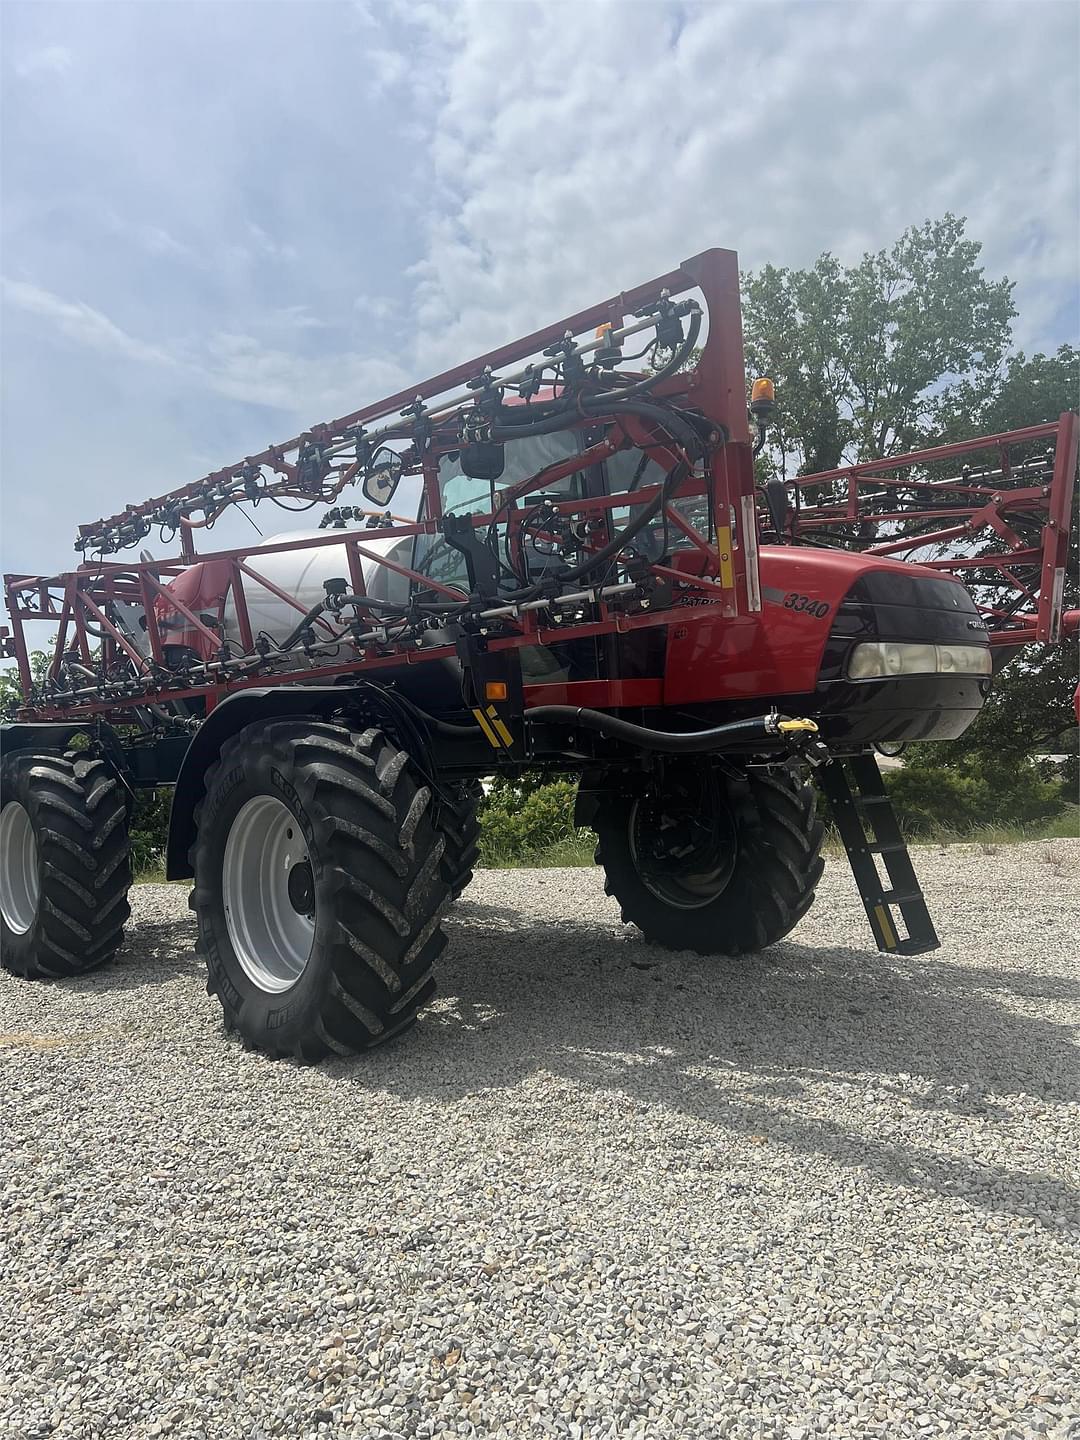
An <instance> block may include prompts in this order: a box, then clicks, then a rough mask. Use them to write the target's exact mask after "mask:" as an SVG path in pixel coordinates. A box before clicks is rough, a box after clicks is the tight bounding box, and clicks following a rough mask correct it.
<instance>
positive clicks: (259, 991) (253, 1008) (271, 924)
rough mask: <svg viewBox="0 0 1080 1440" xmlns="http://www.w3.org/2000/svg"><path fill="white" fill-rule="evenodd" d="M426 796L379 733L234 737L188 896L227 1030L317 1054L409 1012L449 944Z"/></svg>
mask: <svg viewBox="0 0 1080 1440" xmlns="http://www.w3.org/2000/svg"><path fill="white" fill-rule="evenodd" d="M430 802H431V795H430V792H429V790H428V789H427V787H426V786H421V785H418V784H417V781H416V780H415V778H414V776H413V774H412V771H411V767H410V765H409V757H408V755H407V754H406V752H405V751H403V750H399V749H398V748H397V747H396V746H395V745H394V744H392V743H391V741H390V740H388V739H387V737H386V736H385V735H383V734H382V732H381V731H378V730H374V729H371V730H365V731H364V732H363V733H357V732H356V731H353V730H350V729H348V728H347V727H345V726H342V725H335V724H329V723H327V722H325V721H322V720H318V719H315V718H301V719H289V720H278V721H268V722H263V723H259V724H255V725H249V726H247V727H246V728H245V729H243V730H241V731H240V732H239V733H238V734H236V735H234V736H232V737H231V738H230V739H229V740H227V741H226V742H225V744H224V745H223V746H222V750H221V758H220V760H219V761H218V763H217V764H215V765H213V766H212V767H211V768H210V770H209V771H208V773H207V777H206V797H205V799H204V800H203V801H202V803H201V804H200V805H199V807H198V809H197V811H196V823H197V827H198V830H197V838H196V842H195V845H194V847H193V850H192V854H191V859H192V865H193V869H194V872H195V889H194V892H193V894H192V898H191V906H192V909H193V910H194V911H195V913H196V916H197V919H198V925H199V938H198V949H199V952H200V954H201V955H202V958H203V959H204V960H205V962H206V966H207V972H208V981H207V989H208V990H209V992H210V993H211V994H214V995H216V996H217V997H218V1000H219V1001H220V1003H221V1007H222V1010H223V1011H224V1015H225V1024H226V1027H227V1028H228V1029H230V1030H235V1031H238V1032H239V1033H240V1035H241V1036H242V1037H243V1039H244V1041H245V1042H246V1043H247V1044H248V1045H250V1046H253V1047H255V1048H257V1049H260V1050H263V1051H265V1052H266V1053H268V1054H270V1055H272V1056H275V1057H281V1056H286V1055H289V1056H292V1057H294V1058H295V1059H297V1060H301V1061H315V1060H319V1059H321V1058H322V1057H323V1056H325V1055H327V1054H331V1053H333V1054H337V1055H353V1054H355V1053H357V1052H358V1051H361V1050H366V1049H369V1048H370V1047H372V1046H373V1045H378V1044H381V1043H382V1042H384V1041H386V1040H388V1039H390V1038H391V1037H392V1036H393V1035H396V1034H398V1033H399V1032H400V1031H402V1030H404V1029H406V1028H407V1027H408V1026H410V1025H411V1024H412V1023H413V1021H414V1020H415V1018H416V1014H417V1011H418V1010H419V1009H420V1008H421V1007H422V1006H423V1005H424V1004H425V1003H426V1001H427V1000H428V999H429V998H430V997H431V995H432V993H433V992H434V989H435V982H434V978H433V976H432V966H433V964H434V962H435V960H436V958H437V957H438V955H439V954H440V952H441V951H442V949H443V947H444V945H445V943H446V941H445V938H444V936H443V933H442V929H441V924H440V922H441V916H442V912H443V910H444V908H445V906H446V904H447V903H448V899H449V895H448V890H447V885H446V882H445V880H444V879H443V877H442V874H441V861H442V855H443V848H444V847H443V840H442V838H441V837H440V836H439V834H438V833H437V831H436V829H435V827H434V825H433V823H432V819H431V814H430Z"/></svg>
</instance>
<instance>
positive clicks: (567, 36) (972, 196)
mask: <svg viewBox="0 0 1080 1440" xmlns="http://www.w3.org/2000/svg"><path fill="white" fill-rule="evenodd" d="M409 13H410V15H411V18H412V20H413V23H415V13H413V12H409ZM754 13H755V19H754V24H753V26H748V25H747V24H746V22H745V11H744V10H742V9H741V8H736V7H729V6H723V5H707V6H695V7H686V8H683V7H675V6H671V5H666V4H650V3H640V4H635V5H625V4H610V3H602V0H594V3H592V4H589V5H579V6H576V7H573V8H570V7H568V6H565V5H561V4H550V5H543V6H540V5H531V4H529V5H525V4H522V5H505V6H494V5H490V4H487V3H483V0H464V3H462V4H460V5H459V6H455V7H451V6H443V7H441V8H439V10H438V11H437V12H435V13H434V14H432V13H431V12H426V18H425V19H424V20H423V22H422V25H421V30H424V29H425V27H426V30H427V34H426V36H423V35H422V36H421V38H420V39H418V42H417V43H418V44H419V45H420V46H422V47H427V49H428V50H429V51H430V50H432V49H434V50H437V51H438V50H441V54H442V60H441V65H440V74H441V87H440V88H439V89H438V90H437V94H438V95H439V96H440V98H439V101H438V103H437V105H436V106H435V108H434V110H433V111H432V113H431V115H430V118H429V140H428V144H429V146H430V150H431V155H432V158H433V163H434V167H435V177H436V182H437V189H436V192H435V196H434V197H433V198H434V199H435V200H436V202H437V203H436V204H435V205H434V207H433V209H434V213H432V214H430V215H429V217H428V219H427V222H426V254H425V256H424V258H423V260H422V261H421V262H420V264H419V265H418V266H417V267H415V271H414V281H415V295H414V301H415V307H416V313H417V318H418V325H419V331H420V344H419V357H418V358H419V360H420V368H421V369H423V370H424V371H428V370H431V369H434V368H435V367H436V366H439V365H442V364H444V363H448V362H452V361H454V360H459V359H462V358H464V357H466V356H467V355H468V354H470V353H475V352H476V351H477V350H479V349H481V348H485V347H487V346H488V345H489V344H492V343H497V342H499V341H500V340H504V339H507V338H509V337H511V336H513V335H515V334H520V333H522V332H523V331H525V330H527V329H531V328H533V327H534V326H535V325H537V324H539V323H543V322H545V321H547V320H549V319H553V318H556V317H557V316H558V315H559V314H566V313H569V312H570V311H572V310H573V309H574V308H576V307H577V306H578V305H579V304H580V303H582V302H584V301H588V300H592V299H599V298H602V297H603V295H604V294H606V293H611V292H612V291H614V290H617V289H620V288H623V287H624V286H629V285H632V284H634V283H636V282H637V281H639V280H641V279H644V278H646V277H647V276H649V275H651V274H656V273H659V272H662V271H663V270H666V269H668V268H670V267H671V265H672V264H673V263H677V262H678V261H679V260H681V259H683V258H685V257H687V256H688V255H691V254H694V253H696V252H697V251H699V250H702V249H704V248H706V247H707V246H710V245H721V246H727V247H730V248H734V249H737V250H738V251H739V254H740V260H741V262H742V264H743V265H744V266H745V267H748V268H755V269H756V268H759V267H760V266H761V265H763V264H764V263H766V262H773V263H777V264H787V265H804V264H807V263H810V262H811V261H812V260H813V259H814V257H815V256H816V255H817V254H819V253H820V252H821V251H822V250H825V249H831V250H833V251H834V253H837V254H839V255H840V257H841V258H842V259H844V260H846V261H852V260H855V259H857V258H858V256H859V255H860V254H861V252H862V251H863V250H864V249H878V248H881V247H884V246H887V245H889V244H890V243H891V242H892V241H893V240H894V239H895V238H896V236H897V235H898V234H899V233H900V232H901V230H903V229H904V228H905V227H906V226H907V225H910V224H915V223H919V222H921V221H922V220H924V219H926V218H929V217H937V216H939V215H941V214H943V213H944V212H945V211H946V210H952V211H954V212H956V213H962V214H966V215H967V216H968V217H969V234H970V235H971V236H973V237H974V238H976V239H980V240H982V241H983V242H984V260H985V263H986V266H987V269H988V272H989V273H990V274H992V275H999V274H1001V273H1004V272H1007V273H1009V274H1010V275H1011V277H1012V278H1014V279H1016V280H1017V281H1018V290H1017V298H1018V303H1019V305H1020V308H1021V317H1022V318H1021V324H1020V326H1019V327H1018V331H1017V334H1018V338H1019V339H1022V340H1024V341H1025V342H1026V343H1028V344H1030V343H1032V341H1033V340H1034V339H1036V338H1037V337H1038V336H1039V334H1040V330H1041V328H1042V327H1043V326H1044V325H1045V324H1046V323H1048V321H1049V307H1050V305H1051V304H1053V303H1054V301H1053V298H1052V297H1055V296H1056V297H1057V300H1056V303H1057V305H1058V306H1059V307H1060V304H1061V296H1062V294H1063V293H1067V292H1068V289H1069V287H1070V286H1072V287H1075V285H1076V280H1077V272H1078V257H1077V244H1078V238H1077V237H1078V234H1080V225H1078V215H1080V208H1078V207H1080V199H1078V185H1077V173H1078V166H1077V143H1076V142H1077V134H1078V118H1080V117H1078V110H1077V95H1076V87H1075V66H1074V65H1073V64H1072V63H1071V61H1069V60H1068V59H1066V58H1065V57H1066V56H1068V55H1070V54H1074V53H1075V50H1076V43H1077V39H1078V38H1080V35H1078V19H1077V17H1078V15H1080V12H1078V11H1077V10H1076V9H1075V8H1073V7H1067V6H1037V7H1032V6H1023V5H1017V6H1010V5H994V6H991V5H984V6H978V7H975V6H969V5H962V4H951V5H950V4H941V5H937V6H929V5H918V4H916V5H912V6H907V5H903V4H899V3H894V4H891V5H889V6H856V5H849V4H830V3H827V0H820V3H818V4H815V5H813V6H805V5H803V6H796V7H783V6H778V5H774V6H765V7H759V8H758V9H757V10H756V11H755V12H754ZM676 21H681V28H679V29H678V34H677V37H676V34H675V31H676V25H675V23H674V22H676ZM451 22H452V23H451ZM432 26H434V27H435V29H432ZM1004 55H1008V57H1009V60H1008V65H1007V66H1003V65H1002V64H1001V57H1002V56H1004ZM1036 93H1037V95H1038V100H1037V103H1036V101H1035V99H1034V97H1035V94H1036ZM1032 217H1037V219H1038V223H1039V226H1040V231H1041V233H1040V243H1039V245H1038V247H1037V248H1033V246H1032V244H1031V240H1030V235H1029V227H1030V220H1031V218H1032ZM1025 311H1026V312H1027V315H1026V318H1025ZM1042 333H1043V334H1045V331H1043V332H1042Z"/></svg>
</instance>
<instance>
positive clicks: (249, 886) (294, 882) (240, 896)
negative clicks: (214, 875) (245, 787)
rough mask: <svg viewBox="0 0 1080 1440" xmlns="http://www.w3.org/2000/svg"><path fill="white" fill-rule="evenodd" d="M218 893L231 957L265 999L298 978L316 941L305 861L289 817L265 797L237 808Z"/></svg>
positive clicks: (312, 891)
mask: <svg viewBox="0 0 1080 1440" xmlns="http://www.w3.org/2000/svg"><path fill="white" fill-rule="evenodd" d="M221 894H222V902H223V905H224V910H225V923H226V926H227V928H228V932H229V940H230V942H231V944H232V947H233V952H234V954H235V955H236V958H237V960H238V961H239V962H240V965H241V968H242V969H243V971H244V974H245V975H246V976H247V977H248V979H249V980H250V981H251V982H252V984H254V985H256V986H258V988H259V989H260V990H264V991H266V992H267V993H270V994H277V993H279V992H280V991H282V990H289V989H291V988H292V986H293V985H295V984H296V982H297V981H298V980H299V979H300V977H301V975H303V973H304V971H305V969H306V968H307V964H308V961H309V960H310V958H311V949H312V946H313V944H314V942H315V919H316V909H317V906H316V899H315V881H314V876H313V873H312V869H311V859H310V857H309V855H308V852H307V845H306V843H305V841H304V836H303V832H302V831H301V829H300V826H299V824H298V823H297V820H296V817H295V815H294V814H293V813H292V811H291V810H290V809H289V808H288V806H287V805H284V804H283V803H282V802H281V801H280V800H278V799H276V798H275V797H274V796H272V795H256V796H255V797H254V799H251V800H248V801H247V802H246V803H245V804H244V805H242V806H241V807H240V810H239V811H238V812H237V815H236V818H235V819H234V820H233V823H232V827H231V829H230V830H229V838H228V840H227V841H226V842H225V857H224V862H223V865H222V877H221Z"/></svg>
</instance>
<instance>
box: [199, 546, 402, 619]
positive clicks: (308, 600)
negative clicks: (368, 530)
mask: <svg viewBox="0 0 1080 1440" xmlns="http://www.w3.org/2000/svg"><path fill="white" fill-rule="evenodd" d="M351 533H356V532H351ZM326 538H327V532H326V531H325V530H292V531H289V532H287V533H286V534H283V535H272V536H270V537H269V538H268V539H267V540H264V541H263V544H262V545H261V546H256V548H255V549H254V550H253V551H251V552H250V554H249V555H248V558H247V562H246V563H247V566H248V569H250V570H253V571H254V572H255V573H256V574H257V575H261V576H263V578H264V579H266V580H268V581H269V582H270V584H271V585H273V586H276V588H277V589H278V590H280V591H282V592H283V593H284V594H286V595H288V596H290V597H291V598H292V599H293V600H295V601H296V604H295V605H290V604H289V603H288V602H287V601H285V600H283V599H282V598H281V596H280V595H277V594H275V593H274V591H273V590H271V589H269V588H268V587H267V586H266V585H260V584H259V583H258V581H257V580H252V579H251V578H250V577H249V576H247V575H245V576H244V597H245V599H246V601H247V608H248V617H249V619H250V621H251V631H252V634H253V635H258V634H260V633H265V634H267V635H269V636H270V638H271V639H272V640H276V641H278V643H280V642H281V641H282V640H284V639H285V637H286V636H287V635H289V634H290V633H291V632H292V631H293V630H295V629H296V626H297V623H298V622H299V620H300V618H301V615H302V614H303V613H304V612H306V611H308V610H310V609H312V608H313V607H314V606H315V605H317V604H318V603H319V601H320V600H323V599H324V598H325V596H326V591H325V589H324V588H323V582H324V581H325V580H345V581H346V582H348V580H349V560H348V555H347V553H346V550H345V546H344V545H325V544H324V545H313V546H311V547H310V548H308V547H305V548H304V549H297V550H284V551H281V552H279V553H277V554H274V553H271V554H264V555H260V554H259V551H260V550H261V549H264V548H265V547H266V546H271V545H282V544H286V543H291V542H293V541H296V540H325V539H326ZM359 538H360V541H361V545H362V547H363V548H364V549H365V550H369V551H370V552H371V553H372V554H373V555H381V556H386V557H387V558H388V559H390V560H393V561H395V562H396V563H397V564H399V565H408V564H409V563H410V560H411V557H412V547H413V537H412V536H411V535H408V536H406V537H405V538H404V539H394V538H392V537H389V538H386V539H383V540H365V539H363V531H360V532H359ZM360 563H361V569H362V571H363V575H364V586H365V588H366V590H367V593H368V594H369V595H371V596H372V597H373V598H374V599H377V600H397V601H400V602H401V603H405V602H407V600H408V598H409V582H408V579H407V578H406V576H404V575H399V574H397V572H396V571H394V570H391V569H389V568H388V567H387V566H386V565H380V564H379V563H378V561H376V560H369V559H367V558H365V557H364V556H361V557H360ZM224 620H225V638H226V639H227V640H232V641H234V642H235V643H236V644H237V645H239V644H240V627H239V625H238V623H237V619H236V606H235V605H234V604H233V599H232V594H231V592H230V594H229V597H228V599H227V600H226V602H225V612H224ZM316 634H318V626H316Z"/></svg>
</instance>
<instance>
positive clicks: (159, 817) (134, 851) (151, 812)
mask: <svg viewBox="0 0 1080 1440" xmlns="http://www.w3.org/2000/svg"><path fill="white" fill-rule="evenodd" d="M171 800H172V791H171V790H140V791H138V793H137V794H136V797H135V809H134V811H133V813H132V816H131V824H130V827H129V829H128V834H129V836H130V838H131V869H132V872H133V873H134V874H135V875H137V876H148V877H151V878H154V879H158V878H160V877H161V876H162V874H163V873H164V869H165V846H166V843H167V842H168V838H169V805H170V802H171Z"/></svg>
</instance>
